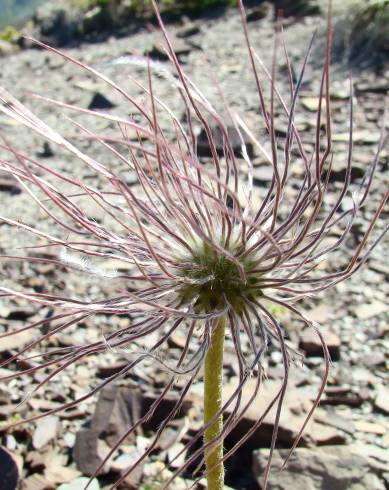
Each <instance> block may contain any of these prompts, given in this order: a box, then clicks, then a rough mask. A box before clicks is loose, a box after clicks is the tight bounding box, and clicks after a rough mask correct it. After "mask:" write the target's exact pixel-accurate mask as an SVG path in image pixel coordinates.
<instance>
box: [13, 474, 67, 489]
mask: <svg viewBox="0 0 389 490" xmlns="http://www.w3.org/2000/svg"><path fill="white" fill-rule="evenodd" d="M55 489H56V486H55V485H54V484H53V483H51V482H49V481H48V480H47V479H46V478H45V477H44V476H43V475H40V474H39V473H34V474H33V475H31V476H28V477H27V478H23V481H22V482H21V490H55ZM57 490H58V489H57Z"/></svg>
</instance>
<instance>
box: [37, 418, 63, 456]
mask: <svg viewBox="0 0 389 490" xmlns="http://www.w3.org/2000/svg"><path fill="white" fill-rule="evenodd" d="M58 424H59V418H58V417H57V416H55V415H49V416H47V417H44V418H43V419H41V420H40V421H39V422H38V425H37V427H36V429H35V431H34V435H33V436H32V445H33V446H34V448H35V449H40V448H41V447H43V446H45V445H46V444H47V443H48V442H49V441H51V440H52V439H54V438H55V436H56V435H57V430H58Z"/></svg>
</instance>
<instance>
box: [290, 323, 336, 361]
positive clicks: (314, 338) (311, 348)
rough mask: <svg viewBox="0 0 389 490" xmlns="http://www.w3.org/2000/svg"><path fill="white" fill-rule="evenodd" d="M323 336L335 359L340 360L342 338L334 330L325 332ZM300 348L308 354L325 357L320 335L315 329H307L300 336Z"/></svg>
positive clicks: (332, 357)
mask: <svg viewBox="0 0 389 490" xmlns="http://www.w3.org/2000/svg"><path fill="white" fill-rule="evenodd" d="M323 337H324V340H325V343H326V345H327V348H328V351H329V353H330V356H331V359H332V360H333V361H338V360H339V357H340V338H339V337H338V336H337V335H336V333H334V332H330V331H327V332H323ZM300 348H301V349H303V350H304V351H305V352H306V354H307V356H314V357H315V356H321V357H323V347H322V345H321V342H320V339H319V337H318V335H317V334H316V333H315V332H314V330H313V329H306V330H304V331H303V333H302V334H301V337H300Z"/></svg>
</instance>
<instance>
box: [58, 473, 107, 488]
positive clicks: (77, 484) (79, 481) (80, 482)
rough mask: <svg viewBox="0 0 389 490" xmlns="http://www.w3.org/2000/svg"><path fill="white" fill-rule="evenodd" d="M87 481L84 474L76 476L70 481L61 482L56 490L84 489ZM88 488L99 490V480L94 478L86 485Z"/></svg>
mask: <svg viewBox="0 0 389 490" xmlns="http://www.w3.org/2000/svg"><path fill="white" fill-rule="evenodd" d="M88 483H89V478H86V477H84V476H82V477H80V478H76V479H75V480H73V481H72V482H70V483H63V484H62V485H60V486H59V487H58V488H57V490H84V489H85V487H86V485H88ZM88 490H100V485H99V482H98V481H97V480H96V478H94V479H93V480H92V482H91V483H90V484H89V486H88Z"/></svg>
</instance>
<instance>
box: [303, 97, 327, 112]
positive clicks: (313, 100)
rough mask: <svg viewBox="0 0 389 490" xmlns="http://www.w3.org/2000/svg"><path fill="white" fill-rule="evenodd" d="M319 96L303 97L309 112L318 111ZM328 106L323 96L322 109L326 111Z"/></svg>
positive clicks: (304, 104) (304, 105)
mask: <svg viewBox="0 0 389 490" xmlns="http://www.w3.org/2000/svg"><path fill="white" fill-rule="evenodd" d="M319 102H320V99H319V97H304V98H302V99H301V103H302V105H303V107H304V108H305V109H307V111H309V112H317V110H318V108H319ZM325 108H326V101H325V99H324V98H323V99H322V103H321V109H322V111H324V110H325Z"/></svg>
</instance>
